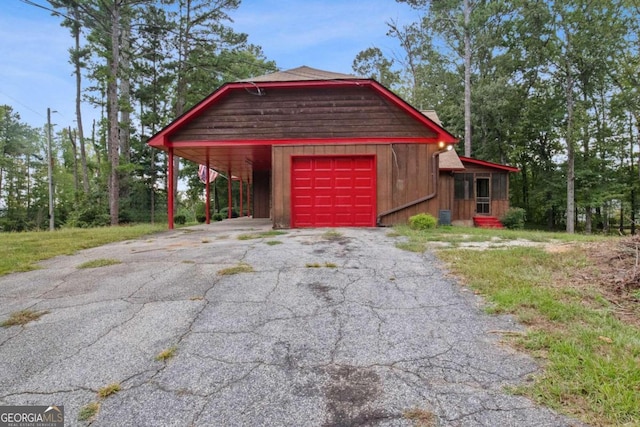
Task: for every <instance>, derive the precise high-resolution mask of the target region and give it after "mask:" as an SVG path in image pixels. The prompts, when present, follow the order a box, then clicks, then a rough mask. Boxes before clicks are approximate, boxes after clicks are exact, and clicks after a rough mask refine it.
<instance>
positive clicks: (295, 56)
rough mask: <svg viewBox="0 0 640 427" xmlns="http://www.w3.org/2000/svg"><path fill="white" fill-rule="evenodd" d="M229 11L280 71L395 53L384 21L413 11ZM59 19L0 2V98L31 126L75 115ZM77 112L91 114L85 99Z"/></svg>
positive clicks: (314, 0) (384, 6) (337, 67)
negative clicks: (369, 51) (372, 51)
mask: <svg viewBox="0 0 640 427" xmlns="http://www.w3.org/2000/svg"><path fill="white" fill-rule="evenodd" d="M34 1H37V2H38V3H40V4H47V2H46V1H45V0H34ZM231 16H232V18H233V20H234V21H235V22H234V23H233V24H232V25H233V27H234V28H235V29H236V31H240V32H244V33H247V34H249V41H250V42H251V43H253V44H256V45H259V46H262V48H263V50H264V53H265V55H266V57H267V58H268V59H270V60H274V61H276V64H277V65H278V66H279V67H280V68H281V69H289V68H295V67H298V66H301V65H307V66H310V67H314V68H319V69H323V70H327V71H336V72H341V73H351V72H352V70H351V64H352V62H353V59H354V58H355V56H356V55H357V54H358V52H360V51H362V50H364V49H366V48H368V47H372V46H377V47H380V48H381V49H382V50H383V51H384V52H385V53H386V54H388V55H390V56H391V55H393V54H394V52H398V46H397V45H396V44H395V43H394V41H393V40H392V39H390V38H389V37H386V31H387V26H386V22H388V21H389V20H395V21H398V22H399V23H401V24H408V23H410V22H412V21H413V20H415V19H417V16H418V15H417V12H415V11H413V10H412V9H411V8H410V7H408V6H407V5H406V4H404V3H397V2H396V1H395V0H243V1H242V3H241V5H240V8H239V9H237V10H236V11H233V12H232V14H231ZM59 22H60V18H57V17H53V16H51V14H50V13H49V12H47V11H46V10H42V9H39V8H36V7H34V6H30V5H27V4H25V3H23V2H21V1H20V0H0V104H9V105H11V106H12V107H13V108H14V110H15V111H17V112H18V113H19V114H20V116H21V119H22V121H23V122H26V123H28V124H30V125H32V126H34V127H40V126H42V125H43V124H44V123H46V112H47V108H51V109H52V110H56V111H57V112H56V113H54V114H53V115H52V122H53V123H55V124H56V130H59V129H60V127H61V126H64V127H66V126H72V127H73V126H74V123H73V120H74V116H75V113H74V111H75V104H74V102H75V100H74V97H75V86H74V84H75V83H74V82H75V80H74V77H73V75H72V72H73V69H72V66H71V64H69V62H68V57H69V55H68V49H69V47H70V46H71V45H72V42H73V40H72V39H71V37H70V35H69V31H68V29H66V28H63V27H60V25H59ZM213 89H215V88H212V90H213ZM83 113H84V114H85V117H87V118H89V119H91V118H93V117H96V116H97V114H96V113H95V112H94V111H91V109H90V107H89V106H88V105H84V106H83ZM83 121H84V120H83ZM88 125H89V123H88V122H87V123H85V126H88Z"/></svg>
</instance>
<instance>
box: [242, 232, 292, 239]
mask: <svg viewBox="0 0 640 427" xmlns="http://www.w3.org/2000/svg"><path fill="white" fill-rule="evenodd" d="M283 234H287V232H286V231H281V230H269V231H263V232H261V233H245V234H240V235H238V240H252V239H262V238H264V237H272V236H281V235H283Z"/></svg>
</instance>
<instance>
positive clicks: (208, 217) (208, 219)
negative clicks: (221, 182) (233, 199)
mask: <svg viewBox="0 0 640 427" xmlns="http://www.w3.org/2000/svg"><path fill="white" fill-rule="evenodd" d="M205 166H206V168H207V171H206V172H205V174H204V181H205V183H204V188H205V191H204V192H205V196H204V197H205V198H206V200H205V203H204V205H205V211H206V213H205V223H206V224H211V214H210V212H211V183H210V182H209V174H210V172H211V171H210V170H209V157H207V164H206V165H205Z"/></svg>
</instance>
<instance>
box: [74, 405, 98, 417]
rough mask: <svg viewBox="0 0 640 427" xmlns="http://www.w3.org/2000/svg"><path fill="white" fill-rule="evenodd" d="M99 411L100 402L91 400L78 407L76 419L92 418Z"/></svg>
mask: <svg viewBox="0 0 640 427" xmlns="http://www.w3.org/2000/svg"><path fill="white" fill-rule="evenodd" d="M98 411H100V402H91V403H87V404H86V405H84V406H83V407H82V408H80V412H79V413H78V421H89V420H92V419H93V418H94V417H95V416H96V415H98Z"/></svg>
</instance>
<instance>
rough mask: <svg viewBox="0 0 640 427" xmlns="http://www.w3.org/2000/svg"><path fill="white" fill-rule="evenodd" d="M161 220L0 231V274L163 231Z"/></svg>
mask: <svg viewBox="0 0 640 427" xmlns="http://www.w3.org/2000/svg"><path fill="white" fill-rule="evenodd" d="M166 229H167V226H166V225H165V224H155V225H151V224H139V225H132V226H118V227H99V228H65V229H62V230H56V231H53V232H51V231H29V232H22V233H1V235H2V245H0V275H4V274H8V273H13V272H19V271H30V270H35V269H36V268H38V266H37V263H38V262H40V261H43V260H46V259H49V258H53V257H55V256H58V255H71V254H74V253H76V252H77V251H79V250H82V249H88V248H93V247H95V246H101V245H104V244H107V243H112V242H118V241H122V240H128V239H134V238H137V237H140V236H144V235H148V234H152V233H156V232H159V231H164V230H166Z"/></svg>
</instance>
